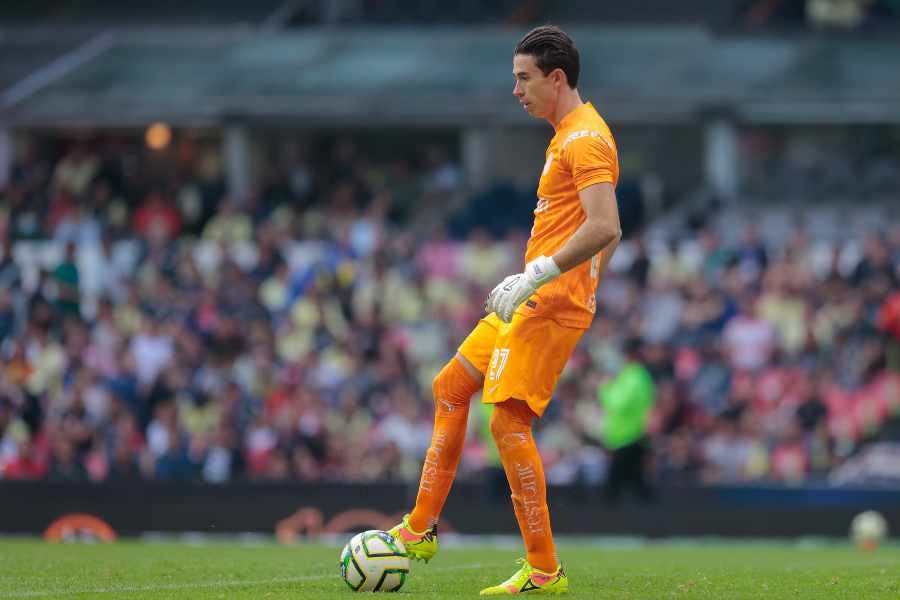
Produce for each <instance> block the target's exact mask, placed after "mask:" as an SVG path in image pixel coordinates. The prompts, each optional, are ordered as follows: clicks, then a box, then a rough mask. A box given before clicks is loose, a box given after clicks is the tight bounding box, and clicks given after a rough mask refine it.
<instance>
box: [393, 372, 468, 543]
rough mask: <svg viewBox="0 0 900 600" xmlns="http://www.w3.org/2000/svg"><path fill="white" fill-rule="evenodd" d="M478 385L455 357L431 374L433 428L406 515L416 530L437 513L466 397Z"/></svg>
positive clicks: (456, 454) (457, 448) (454, 458)
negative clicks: (438, 371)
mask: <svg viewBox="0 0 900 600" xmlns="http://www.w3.org/2000/svg"><path fill="white" fill-rule="evenodd" d="M480 387H481V384H480V383H479V382H477V381H475V380H474V379H472V376H471V375H469V372H468V371H467V370H466V368H465V367H464V366H463V365H462V363H460V362H459V360H457V359H456V358H455V357H454V358H453V359H452V360H451V361H450V362H448V363H447V364H446V365H445V366H444V368H443V369H442V370H441V372H440V373H438V376H437V377H435V378H434V384H433V385H432V392H433V394H434V432H433V433H432V434H431V447H430V448H429V449H428V453H427V454H426V455H425V463H424V464H423V465H422V478H421V479H420V481H419V493H418V495H417V496H416V506H415V508H413V510H412V513H410V515H409V524H410V526H411V527H412V528H413V529H414V530H415V531H417V532H424V531H426V530H427V529H428V528H429V527H431V526H432V525H434V524H435V523H437V520H438V517H440V515H441V509H443V508H444V501H445V500H447V494H449V493H450V486H451V485H453V478H454V477H456V467H457V466H458V465H459V458H460V456H462V450H463V444H464V443H465V441H466V424H467V423H468V420H469V400H471V398H472V395H473V394H474V393H475V392H477V391H478V389H479V388H480Z"/></svg>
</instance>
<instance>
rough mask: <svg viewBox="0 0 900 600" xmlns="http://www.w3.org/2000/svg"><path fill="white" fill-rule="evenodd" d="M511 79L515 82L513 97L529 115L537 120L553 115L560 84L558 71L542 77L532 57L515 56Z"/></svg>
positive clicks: (525, 55)
mask: <svg viewBox="0 0 900 600" xmlns="http://www.w3.org/2000/svg"><path fill="white" fill-rule="evenodd" d="M513 77H514V78H515V80H516V85H515V87H513V96H515V97H516V98H518V99H519V102H520V103H521V104H522V107H523V108H524V109H525V111H526V112H527V113H528V114H529V115H531V116H532V117H535V118H538V119H546V118H548V117H550V116H551V115H553V113H554V111H555V110H556V99H557V92H558V90H559V85H560V82H561V77H560V71H559V69H556V70H554V71H551V72H550V73H548V74H547V75H544V73H543V72H541V70H540V69H539V68H538V66H537V64H536V63H535V61H534V56H532V55H530V54H516V55H515V56H513Z"/></svg>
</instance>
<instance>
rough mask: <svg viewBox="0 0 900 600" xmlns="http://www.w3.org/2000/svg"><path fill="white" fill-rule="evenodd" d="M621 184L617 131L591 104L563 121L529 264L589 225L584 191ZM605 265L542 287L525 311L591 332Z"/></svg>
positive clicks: (583, 267)
mask: <svg viewBox="0 0 900 600" xmlns="http://www.w3.org/2000/svg"><path fill="white" fill-rule="evenodd" d="M618 180H619V161H618V156H617V152H616V142H615V140H614V139H613V136H612V133H611V132H610V130H609V127H608V126H607V125H606V122H605V121H604V120H603V118H602V117H601V116H600V115H599V114H598V113H597V110H596V109H595V108H594V106H593V105H592V104H591V103H590V102H587V103H585V104H582V105H581V106H579V107H578V108H576V109H575V110H573V111H572V112H570V113H569V114H567V115H566V116H565V117H563V119H562V121H560V123H559V127H558V128H557V129H556V135H554V136H553V139H552V140H550V145H549V146H548V147H547V160H546V162H545V163H544V170H543V172H542V173H541V180H540V183H539V184H538V189H537V196H538V202H537V207H536V208H535V209H534V227H532V229H531V238H530V239H529V240H528V248H527V250H526V252H525V262H529V261H531V260H533V259H535V258H537V257H538V256H540V255H544V256H552V255H553V254H554V253H556V252H557V251H558V250H559V249H560V248H562V246H563V245H564V244H565V243H566V241H568V239H569V238H570V237H572V234H574V233H575V230H576V229H578V227H579V226H580V225H581V224H582V223H583V222H584V220H585V213H584V209H583V208H582V206H581V200H580V199H579V198H578V192H580V191H581V190H583V189H584V188H586V187H588V186H591V185H595V184H598V183H610V184H612V185H614V186H615V185H616V183H617V182H618ZM601 264H602V261H601V260H600V254H598V255H597V256H594V257H593V258H592V259H591V260H588V261H585V262H583V263H582V264H580V265H578V266H577V267H574V268H573V269H570V270H569V271H567V272H565V273H563V274H562V275H561V276H560V277H558V278H557V279H556V280H554V281H552V282H550V283H548V284H546V285H544V286H542V287H541V288H539V289H538V291H537V293H535V294H534V295H532V296H531V298H530V299H528V300H527V301H526V302H525V303H523V304H522V305H521V306H520V308H519V312H521V313H523V314H524V315H526V316H528V315H531V316H542V317H547V318H550V319H553V320H554V321H556V322H557V323H559V324H560V325H565V326H568V327H577V328H580V329H586V328H587V327H589V326H590V324H591V321H592V320H593V318H594V311H595V310H596V308H597V303H596V294H597V284H598V282H599V281H600V277H601V276H602V273H600V265H601Z"/></svg>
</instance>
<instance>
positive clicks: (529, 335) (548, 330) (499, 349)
mask: <svg viewBox="0 0 900 600" xmlns="http://www.w3.org/2000/svg"><path fill="white" fill-rule="evenodd" d="M583 333H584V330H583V329H575V328H573V327H564V326H562V325H560V324H559V323H557V322H556V321H553V320H552V319H547V318H544V317H526V316H522V315H520V314H518V313H516V314H514V315H513V320H512V322H511V323H504V322H503V321H501V320H500V317H498V316H497V315H496V314H495V313H491V314H489V315H488V316H486V317H485V318H483V319H482V320H481V321H479V322H478V325H477V326H476V327H475V329H474V330H472V333H470V334H469V336H468V337H467V338H466V339H465V340H464V341H463V343H462V344H461V345H460V347H459V353H460V354H462V355H463V356H464V357H466V360H468V361H469V362H470V363H472V364H473V365H474V366H475V368H476V369H478V370H479V371H481V372H482V373H484V393H483V394H482V396H481V401H482V402H484V403H486V404H496V403H497V402H503V401H504V400H508V399H509V398H518V399H519V400H524V401H525V402H527V403H528V406H529V407H530V408H531V410H533V411H534V413H535V414H536V415H537V416H541V415H542V414H544V410H546V408H547V405H548V404H549V403H550V398H551V396H553V389H554V388H555V387H556V381H557V380H558V379H559V375H560V373H562V370H563V368H564V367H565V366H566V362H568V360H569V356H571V355H572V351H573V350H575V345H576V344H577V343H578V340H579V339H581V334H583Z"/></svg>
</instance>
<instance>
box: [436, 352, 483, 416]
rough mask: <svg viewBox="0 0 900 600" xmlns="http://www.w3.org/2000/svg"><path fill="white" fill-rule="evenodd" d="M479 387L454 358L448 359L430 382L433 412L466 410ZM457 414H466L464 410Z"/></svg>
mask: <svg viewBox="0 0 900 600" xmlns="http://www.w3.org/2000/svg"><path fill="white" fill-rule="evenodd" d="M480 385H481V384H480V383H479V382H478V381H476V380H474V379H473V378H472V377H471V375H470V374H469V373H468V371H467V370H466V368H465V367H464V366H463V364H462V363H461V362H459V361H458V360H457V359H456V358H452V359H450V361H449V362H448V363H447V364H446V365H444V368H443V369H441V371H440V373H438V374H437V376H435V378H434V380H433V381H432V382H431V393H432V398H434V406H435V410H439V411H442V412H444V413H447V414H449V413H453V412H454V411H456V410H457V409H468V406H469V400H470V399H471V398H472V395H473V394H474V393H475V392H476V391H477V390H478V388H479V387H480ZM459 412H460V413H461V414H467V412H466V411H465V410H460V411H459Z"/></svg>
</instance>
